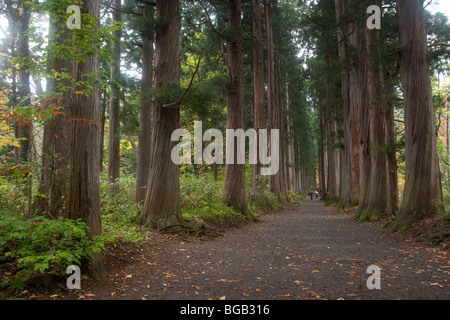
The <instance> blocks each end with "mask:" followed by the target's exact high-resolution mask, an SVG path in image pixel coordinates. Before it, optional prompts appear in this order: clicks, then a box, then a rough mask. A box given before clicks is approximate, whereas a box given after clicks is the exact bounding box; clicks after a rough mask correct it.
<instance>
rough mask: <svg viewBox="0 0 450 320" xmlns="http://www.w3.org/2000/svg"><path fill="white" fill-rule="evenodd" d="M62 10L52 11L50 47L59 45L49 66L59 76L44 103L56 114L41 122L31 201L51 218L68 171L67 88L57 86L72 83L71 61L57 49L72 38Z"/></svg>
mask: <svg viewBox="0 0 450 320" xmlns="http://www.w3.org/2000/svg"><path fill="white" fill-rule="evenodd" d="M65 9H66V8H58V9H57V10H55V11H53V12H51V15H52V19H50V26H49V30H50V40H49V47H58V50H50V52H49V61H50V62H49V66H48V69H49V73H50V74H52V73H54V72H56V73H57V74H58V76H57V78H56V79H54V80H52V81H50V82H49V87H48V92H51V93H53V94H55V97H52V98H50V97H49V98H46V101H45V104H46V107H47V108H48V109H53V110H54V111H55V115H54V117H53V118H52V119H51V120H49V121H48V122H47V123H46V124H45V125H44V135H43V142H42V174H41V179H40V185H39V195H38V196H37V197H36V198H35V203H34V206H35V209H34V211H35V213H42V212H46V213H47V214H48V215H49V216H50V217H58V216H62V215H64V208H65V200H66V198H67V197H66V191H67V186H68V181H67V177H68V174H69V158H70V120H69V119H70V117H71V107H70V101H71V99H70V91H66V92H64V91H62V90H61V89H59V86H60V85H61V84H62V85H63V86H64V87H70V86H71V82H70V80H69V79H67V74H72V70H71V69H72V64H67V59H66V58H65V55H64V54H63V53H61V51H60V50H61V48H60V47H64V46H66V45H67V41H70V39H71V36H70V35H69V33H68V32H67V31H68V29H67V26H66V20H65V18H64V15H63V14H62V12H65V11H64V10H65ZM53 51H54V52H58V53H57V54H54V53H53Z"/></svg>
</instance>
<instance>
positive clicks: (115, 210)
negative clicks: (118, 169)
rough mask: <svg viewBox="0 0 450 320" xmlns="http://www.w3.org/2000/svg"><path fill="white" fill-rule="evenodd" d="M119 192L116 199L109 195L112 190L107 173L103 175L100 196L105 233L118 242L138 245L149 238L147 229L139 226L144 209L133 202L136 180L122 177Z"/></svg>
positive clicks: (130, 177) (115, 196)
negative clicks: (139, 219)
mask: <svg viewBox="0 0 450 320" xmlns="http://www.w3.org/2000/svg"><path fill="white" fill-rule="evenodd" d="M115 184H118V186H119V192H118V193H117V194H115V195H114V197H112V196H110V195H108V190H112V188H111V187H110V184H109V183H108V178H107V175H106V174H105V173H103V174H102V175H101V184H100V195H101V199H102V203H101V207H100V211H101V215H102V228H103V233H104V234H105V235H107V236H108V237H110V239H114V240H117V241H121V242H123V243H128V244H137V243H138V242H140V241H142V240H145V239H146V238H147V237H148V234H147V229H145V228H142V227H140V226H139V225H138V223H137V219H138V217H139V215H140V213H141V211H142V207H141V206H140V205H139V204H137V203H136V202H134V201H133V192H134V178H133V177H132V176H126V175H122V177H121V179H120V181H119V182H115Z"/></svg>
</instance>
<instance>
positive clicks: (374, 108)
mask: <svg viewBox="0 0 450 320" xmlns="http://www.w3.org/2000/svg"><path fill="white" fill-rule="evenodd" d="M370 4H376V5H380V6H381V3H378V2H377V1H375V2H373V1H372V3H370ZM365 32H366V48H367V52H368V57H369V58H368V66H367V93H368V105H369V119H368V120H369V123H368V124H369V127H370V128H369V130H370V133H369V135H370V158H371V161H370V164H371V168H370V184H369V198H368V203H367V206H366V208H365V209H364V211H363V212H360V214H361V215H360V217H359V219H360V220H377V219H379V218H381V217H382V216H384V215H385V214H386V211H387V197H388V194H387V192H386V191H387V182H388V177H387V173H388V163H387V157H386V129H385V115H384V111H385V110H384V103H385V101H384V94H383V88H384V76H383V72H382V70H383V68H382V65H381V43H380V32H379V30H377V29H372V30H369V29H367V30H366V31H365Z"/></svg>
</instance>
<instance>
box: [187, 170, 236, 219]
mask: <svg viewBox="0 0 450 320" xmlns="http://www.w3.org/2000/svg"><path fill="white" fill-rule="evenodd" d="M180 189H181V211H182V215H183V217H186V218H192V217H196V218H198V219H201V220H203V221H210V222H226V221H231V220H234V219H242V218H243V217H242V215H240V214H239V213H237V212H236V211H234V210H233V209H232V208H230V207H228V206H227V205H226V204H225V202H224V199H225V192H224V188H223V181H219V180H214V179H213V178H212V176H210V175H207V174H205V175H199V176H196V175H194V174H191V173H186V174H184V175H182V176H181V179H180Z"/></svg>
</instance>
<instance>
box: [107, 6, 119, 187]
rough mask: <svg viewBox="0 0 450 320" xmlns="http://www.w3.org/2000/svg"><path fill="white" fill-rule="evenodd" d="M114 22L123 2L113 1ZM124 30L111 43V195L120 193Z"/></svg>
mask: <svg viewBox="0 0 450 320" xmlns="http://www.w3.org/2000/svg"><path fill="white" fill-rule="evenodd" d="M112 7H113V21H114V22H121V21H122V13H121V8H122V4H121V0H113V2H112ZM121 29H122V28H121V27H120V28H118V29H117V30H116V31H115V32H114V39H113V41H112V42H111V62H110V81H111V98H110V103H109V144H108V182H109V189H108V190H109V192H110V194H111V195H114V194H117V193H118V192H119V184H118V182H119V177H120V131H119V130H120V118H119V115H120V88H119V84H118V82H120V51H121V50H120V42H121V37H122V30H121Z"/></svg>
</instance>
